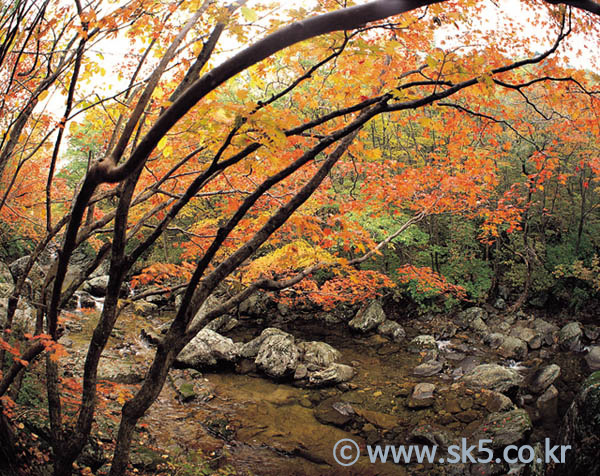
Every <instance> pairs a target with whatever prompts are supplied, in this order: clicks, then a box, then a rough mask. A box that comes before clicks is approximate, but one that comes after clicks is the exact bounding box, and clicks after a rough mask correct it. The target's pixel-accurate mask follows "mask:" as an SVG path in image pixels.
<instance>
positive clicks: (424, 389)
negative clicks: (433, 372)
mask: <svg viewBox="0 0 600 476" xmlns="http://www.w3.org/2000/svg"><path fill="white" fill-rule="evenodd" d="M433 392H435V385H433V384H432V383H418V384H416V385H415V387H414V388H413V391H412V393H411V395H410V397H409V398H408V399H407V401H406V404H407V406H408V407H409V408H426V407H430V406H431V405H433V400H434V398H433Z"/></svg>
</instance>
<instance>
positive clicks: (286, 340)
mask: <svg viewBox="0 0 600 476" xmlns="http://www.w3.org/2000/svg"><path fill="white" fill-rule="evenodd" d="M298 357H299V352H298V348H297V347H296V345H295V343H294V337H293V336H291V335H290V334H277V333H276V334H272V335H270V336H267V338H266V339H264V340H263V341H262V343H261V344H260V347H259V349H258V354H257V355H256V359H255V361H254V362H255V363H256V366H257V367H258V368H259V369H260V370H262V371H263V372H264V373H266V374H267V375H268V376H269V377H274V378H280V377H285V376H286V375H290V374H293V373H294V371H295V370H296V367H297V366H298Z"/></svg>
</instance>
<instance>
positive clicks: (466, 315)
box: [456, 307, 488, 328]
mask: <svg viewBox="0 0 600 476" xmlns="http://www.w3.org/2000/svg"><path fill="white" fill-rule="evenodd" d="M487 318H488V313H487V311H486V310H485V309H483V308H481V307H470V308H469V309H465V310H464V311H462V312H460V313H459V314H458V315H457V316H456V321H457V323H458V324H459V325H460V326H461V327H464V328H467V327H470V326H471V323H472V322H473V321H476V320H481V321H486V320H487Z"/></svg>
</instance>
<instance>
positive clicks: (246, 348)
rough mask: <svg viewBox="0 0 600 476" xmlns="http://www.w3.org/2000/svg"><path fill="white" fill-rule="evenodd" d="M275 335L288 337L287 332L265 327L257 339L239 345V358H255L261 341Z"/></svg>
mask: <svg viewBox="0 0 600 476" xmlns="http://www.w3.org/2000/svg"><path fill="white" fill-rule="evenodd" d="M275 334H281V335H286V336H287V335H290V334H288V333H287V332H283V331H282V330H281V329H277V328H276V327H267V328H266V329H264V330H263V331H262V332H261V333H260V335H259V336H258V337H255V338H254V339H252V340H251V341H249V342H246V343H245V344H241V349H240V356H242V357H244V358H247V359H253V358H255V357H256V355H257V354H258V349H259V348H260V346H261V344H262V343H263V341H264V340H265V339H266V338H267V337H269V336H271V335H275Z"/></svg>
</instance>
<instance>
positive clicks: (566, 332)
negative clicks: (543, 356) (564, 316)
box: [558, 322, 583, 351]
mask: <svg viewBox="0 0 600 476" xmlns="http://www.w3.org/2000/svg"><path fill="white" fill-rule="evenodd" d="M582 336H583V329H582V328H581V324H579V322H569V323H568V324H567V325H566V326H564V327H563V328H562V329H561V330H560V332H559V333H558V345H559V346H560V348H561V349H563V350H573V351H579V350H580V349H581V337H582Z"/></svg>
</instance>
